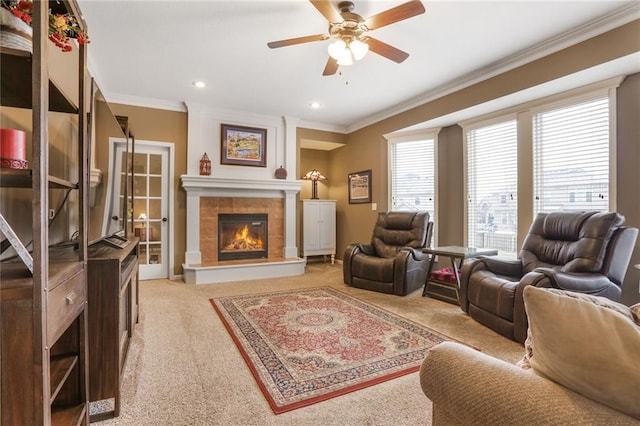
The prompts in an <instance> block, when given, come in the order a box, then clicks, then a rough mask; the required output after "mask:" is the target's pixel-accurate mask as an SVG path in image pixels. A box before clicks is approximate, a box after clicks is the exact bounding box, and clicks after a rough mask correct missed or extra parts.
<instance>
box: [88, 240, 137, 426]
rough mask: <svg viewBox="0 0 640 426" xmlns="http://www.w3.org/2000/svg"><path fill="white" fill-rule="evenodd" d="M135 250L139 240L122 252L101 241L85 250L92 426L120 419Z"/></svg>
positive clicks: (132, 318) (132, 321) (132, 319)
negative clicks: (87, 260) (86, 253)
mask: <svg viewBox="0 0 640 426" xmlns="http://www.w3.org/2000/svg"><path fill="white" fill-rule="evenodd" d="M139 250H140V247H139V240H138V238H137V237H130V238H128V239H127V241H126V244H125V245H124V246H123V247H122V248H116V247H113V246H111V245H109V244H107V243H106V242H105V241H99V242H97V243H95V244H92V245H91V247H89V286H88V292H89V295H88V299H89V306H91V311H90V312H89V336H90V337H89V340H90V342H91V344H90V345H89V378H90V381H89V383H90V387H89V400H90V401H91V404H92V407H91V408H92V410H91V417H90V418H91V421H98V420H104V419H107V418H111V417H115V416H118V415H119V414H120V405H121V404H120V384H121V382H122V373H123V370H124V365H125V362H126V359H127V353H128V352H129V342H130V340H131V337H132V336H133V330H134V328H135V325H136V323H137V322H138V310H139V308H138V306H139V287H138V282H139V281H138V255H139ZM94 402H95V406H93V405H94Z"/></svg>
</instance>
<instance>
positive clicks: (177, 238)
mask: <svg viewBox="0 0 640 426" xmlns="http://www.w3.org/2000/svg"><path fill="white" fill-rule="evenodd" d="M111 108H112V110H113V112H114V113H115V114H116V115H123V116H126V117H129V125H130V127H131V129H132V130H133V132H134V134H135V137H136V140H145V141H156V142H169V143H173V144H174V148H175V151H174V152H175V164H174V167H175V169H174V172H175V174H174V176H173V189H174V192H175V195H174V211H173V215H174V216H173V223H174V227H175V228H174V247H173V249H174V269H173V271H172V272H173V273H174V274H176V275H178V274H182V263H184V252H185V250H186V236H185V234H186V229H187V223H186V212H187V210H186V199H187V197H186V193H185V192H184V190H183V189H182V187H181V185H180V176H181V175H183V174H186V173H187V113H186V112H175V111H166V110H159V109H152V108H141V107H134V106H128V105H119V104H112V105H111Z"/></svg>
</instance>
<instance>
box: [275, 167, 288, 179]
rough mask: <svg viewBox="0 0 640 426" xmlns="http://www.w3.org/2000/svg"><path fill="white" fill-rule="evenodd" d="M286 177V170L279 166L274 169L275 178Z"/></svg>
mask: <svg viewBox="0 0 640 426" xmlns="http://www.w3.org/2000/svg"><path fill="white" fill-rule="evenodd" d="M286 178H287V170H286V169H285V168H284V167H282V166H280V167H278V168H277V169H276V179H286Z"/></svg>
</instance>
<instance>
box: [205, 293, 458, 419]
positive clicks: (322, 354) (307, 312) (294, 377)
mask: <svg viewBox="0 0 640 426" xmlns="http://www.w3.org/2000/svg"><path fill="white" fill-rule="evenodd" d="M211 304H212V305H213V307H214V308H215V310H216V312H217V313H218V315H219V316H220V318H221V319H222V322H223V323H224V325H225V326H226V328H227V330H228V331H229V334H231V337H232V338H233V340H234V342H235V343H236V345H237V346H238V349H239V350H240V353H241V354H242V356H243V357H244V359H245V361H246V362H247V365H248V366H249V369H250V370H251V372H252V373H253V376H254V377H255V379H256V381H257V382H258V385H259V386H260V389H261V390H262V392H263V393H264V396H265V397H266V399H267V400H268V401H269V405H270V406H271V408H272V410H273V412H274V413H276V414H280V413H284V412H286V411H290V410H293V409H296V408H300V407H304V406H307V405H311V404H314V403H316V402H320V401H324V400H326V399H329V398H333V397H336V396H338V395H344V394H345V393H348V392H352V391H354V390H357V389H362V388H364V387H367V386H371V385H375V384H377V383H380V382H383V381H386V380H390V379H393V378H396V377H399V376H402V375H405V374H409V373H412V372H415V371H417V370H418V369H419V368H420V364H421V363H422V360H423V359H424V357H425V355H426V353H427V352H428V351H429V349H430V348H432V347H433V346H434V345H436V344H438V343H440V342H442V341H445V340H452V339H450V338H448V337H446V336H443V335H442V334H440V333H437V332H435V331H433V330H431V329H429V328H427V327H425V326H422V325H419V324H417V323H414V322H411V321H408V320H406V319H403V318H402V317H400V316H398V315H396V314H393V313H391V312H389V311H385V310H383V309H380V308H377V307H375V306H372V305H370V304H368V303H365V302H363V301H361V300H358V299H356V298H354V297H351V296H348V295H346V294H344V293H342V292H340V291H338V290H335V289H332V288H329V287H320V288H312V289H303V290H290V291H281V292H273V293H263V294H255V295H245V296H233V297H221V298H216V299H211Z"/></svg>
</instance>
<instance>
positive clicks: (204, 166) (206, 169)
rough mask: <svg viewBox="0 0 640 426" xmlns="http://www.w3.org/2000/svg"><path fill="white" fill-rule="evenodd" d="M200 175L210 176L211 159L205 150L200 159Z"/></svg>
mask: <svg viewBox="0 0 640 426" xmlns="http://www.w3.org/2000/svg"><path fill="white" fill-rule="evenodd" d="M200 176H211V160H209V157H208V156H207V153H206V152H205V153H204V155H203V156H202V158H201V159H200Z"/></svg>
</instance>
